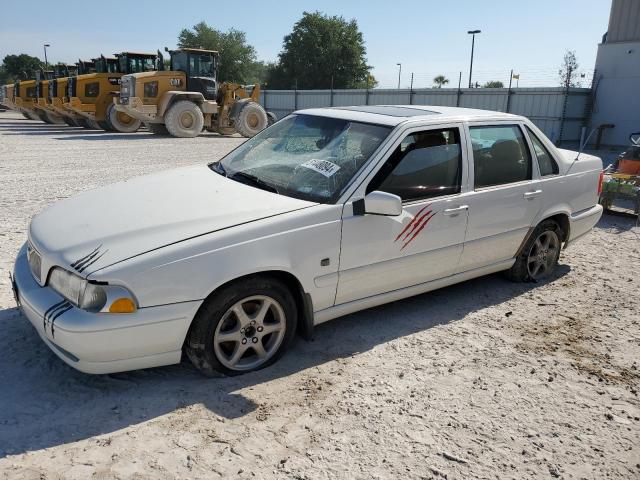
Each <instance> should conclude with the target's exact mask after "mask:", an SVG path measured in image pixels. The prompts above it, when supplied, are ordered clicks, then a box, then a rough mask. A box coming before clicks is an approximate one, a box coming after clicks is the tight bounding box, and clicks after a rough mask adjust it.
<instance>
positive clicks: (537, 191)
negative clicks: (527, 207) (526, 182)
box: [522, 190, 542, 199]
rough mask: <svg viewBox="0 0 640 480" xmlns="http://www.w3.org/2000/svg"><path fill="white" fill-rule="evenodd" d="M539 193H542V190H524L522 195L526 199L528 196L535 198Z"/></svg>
mask: <svg viewBox="0 0 640 480" xmlns="http://www.w3.org/2000/svg"><path fill="white" fill-rule="evenodd" d="M541 193H542V190H534V191H532V192H524V195H522V196H523V197H524V198H526V199H530V198H536V197H537V196H538V195H540V194H541Z"/></svg>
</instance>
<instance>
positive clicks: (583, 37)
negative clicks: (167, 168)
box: [0, 0, 611, 88]
mask: <svg viewBox="0 0 640 480" xmlns="http://www.w3.org/2000/svg"><path fill="white" fill-rule="evenodd" d="M50 5H56V8H55V9H53V11H51V9H50V8H49V6H50ZM94 5H100V4H99V3H95V2H88V1H86V0H84V1H78V0H66V1H64V2H62V3H55V2H54V3H51V2H50V0H30V2H29V11H30V12H33V14H31V15H28V16H25V17H23V18H24V21H17V20H16V21H12V22H2V26H0V59H2V58H4V56H5V55H8V54H12V53H27V54H29V55H34V56H38V57H40V58H41V59H43V57H44V55H43V44H44V43H49V44H50V45H51V46H50V47H49V48H48V49H47V56H48V60H49V62H50V63H51V62H58V61H62V62H69V63H74V62H76V61H77V59H78V58H83V59H84V58H91V57H96V56H99V54H104V55H108V54H113V53H116V52H121V51H126V50H129V51H151V52H155V51H156V50H157V49H161V50H162V49H163V48H164V47H165V46H166V47H169V48H172V47H175V46H176V41H177V37H178V34H179V32H180V30H181V29H183V28H188V27H191V26H193V25H195V24H196V23H198V22H200V21H202V20H204V21H205V22H207V23H208V24H209V25H211V26H212V27H214V28H217V29H221V30H227V29H229V28H235V29H238V30H242V31H244V32H245V33H246V35H247V40H248V42H249V43H250V44H251V45H253V46H254V48H255V49H256V52H257V56H258V59H259V60H264V61H275V60H277V57H278V53H279V52H280V50H281V48H282V39H283V37H284V36H285V35H287V34H288V33H290V32H291V29H292V28H293V24H294V23H295V22H296V21H297V20H299V19H300V17H301V16H302V13H303V12H304V11H320V12H323V13H326V14H329V15H339V16H342V17H344V18H345V19H347V20H351V19H355V20H356V21H357V22H358V26H359V27H360V29H361V31H362V33H363V36H364V39H365V44H366V47H367V60H368V63H369V65H371V66H372V67H373V74H374V76H375V77H376V79H377V80H378V81H379V87H389V88H395V87H397V85H398V73H399V70H400V68H399V67H398V65H397V64H398V63H401V64H402V74H401V78H400V83H401V86H402V87H409V85H410V82H411V73H413V74H414V87H416V88H419V87H431V86H432V79H433V77H435V76H436V75H439V74H444V75H445V76H446V77H447V78H448V79H449V80H450V84H449V85H448V86H451V87H454V86H457V83H458V76H459V72H462V85H463V86H464V85H465V84H466V83H467V82H468V75H469V59H470V53H471V35H468V34H467V31H468V30H475V29H479V30H482V33H480V34H479V35H477V36H476V42H475V53H474V65H473V81H474V82H475V81H478V82H480V83H484V82H486V81H489V80H500V81H502V82H504V83H505V84H507V83H508V82H509V73H510V71H511V69H513V70H514V72H515V73H519V74H520V80H519V86H556V85H557V84H558V69H559V67H560V64H561V63H562V58H563V56H564V53H565V51H566V50H575V52H576V56H577V59H578V63H579V64H580V72H581V73H584V74H585V79H587V78H588V77H589V75H591V74H592V71H593V68H594V64H595V58H596V52H597V45H598V43H599V42H600V41H601V38H602V35H603V34H604V33H605V32H606V30H607V25H608V20H609V10H610V8H611V0H529V1H525V0H511V1H509V0H475V1H473V0H457V1H455V0H440V1H432V0H422V1H420V0H404V1H402V2H398V3H395V2H393V1H389V0H369V1H356V0H324V1H322V2H312V1H308V0H282V1H271V2H265V1H264V0H261V1H256V0H243V1H241V2H236V3H230V2H220V1H215V0H209V1H199V0H198V1H182V2H180V1H178V2H176V1H166V0H156V1H149V0H136V1H127V2H115V3H113V4H111V3H109V4H105V5H104V6H102V7H100V8H99V9H97V8H96V7H94ZM15 18H16V19H18V18H19V17H15ZM222 60H224V59H222ZM585 83H588V81H587V80H585ZM514 85H515V80H514ZM584 86H588V85H584Z"/></svg>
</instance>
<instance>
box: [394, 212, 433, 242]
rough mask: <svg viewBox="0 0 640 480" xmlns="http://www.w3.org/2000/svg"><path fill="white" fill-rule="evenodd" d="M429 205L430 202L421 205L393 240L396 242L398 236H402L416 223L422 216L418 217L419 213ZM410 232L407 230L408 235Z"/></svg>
mask: <svg viewBox="0 0 640 480" xmlns="http://www.w3.org/2000/svg"><path fill="white" fill-rule="evenodd" d="M429 205H431V204H430V203H428V204H426V205H425V206H424V207H422V208H421V209H420V210H418V213H416V214H415V215H414V216H413V218H412V219H411V221H410V222H409V223H407V225H406V226H405V227H404V228H403V229H402V231H401V232H400V233H399V234H398V236H397V237H396V239H395V240H394V242H397V241H398V240H399V239H400V237H402V236H403V235H404V234H405V232H406V231H407V230H409V228H410V227H411V226H413V225H416V224H417V223H418V222H419V220H421V219H422V217H420V214H421V213H422V212H423V211H424V209H425V208H427V207H428V206H429ZM427 213H429V212H427ZM425 215H426V214H425ZM419 217H420V218H419ZM414 228H415V227H414ZM411 231H413V230H411ZM410 233H411V232H409V233H408V234H407V235H409V234H410Z"/></svg>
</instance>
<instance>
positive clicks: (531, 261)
mask: <svg viewBox="0 0 640 480" xmlns="http://www.w3.org/2000/svg"><path fill="white" fill-rule="evenodd" d="M563 238H564V232H563V231H562V229H561V228H560V225H558V224H557V223H556V222H554V221H553V220H545V221H544V222H541V223H540V224H539V225H538V226H537V227H536V228H535V230H534V231H533V233H532V234H531V236H530V237H529V239H528V240H527V243H526V244H525V246H524V248H523V249H522V252H521V253H520V255H519V256H518V258H517V259H516V263H514V264H513V266H512V267H511V269H510V270H509V271H508V273H507V276H508V278H509V280H511V281H513V282H537V281H540V280H544V279H546V278H549V277H550V276H551V275H552V274H553V272H554V270H555V268H556V265H557V264H558V258H560V250H561V248H562V239H563ZM545 247H546V248H545Z"/></svg>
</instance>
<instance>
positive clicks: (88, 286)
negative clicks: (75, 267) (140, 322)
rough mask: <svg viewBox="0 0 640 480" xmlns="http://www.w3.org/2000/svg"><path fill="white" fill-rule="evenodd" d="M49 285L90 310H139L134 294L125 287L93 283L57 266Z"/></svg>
mask: <svg viewBox="0 0 640 480" xmlns="http://www.w3.org/2000/svg"><path fill="white" fill-rule="evenodd" d="M48 285H49V286H50V287H51V288H52V289H53V290H55V291H56V292H58V293H59V294H60V295H62V296H63V297H64V298H66V299H67V300H69V301H70V302H71V303H73V304H74V305H75V306H77V307H80V308H82V309H83V310H87V311H89V312H104V313H133V312H135V311H136V310H137V305H136V301H135V299H134V297H133V294H132V293H131V292H130V291H129V290H127V289H126V288H124V287H120V286H117V285H106V284H101V283H100V284H98V283H92V282H90V281H88V280H85V279H84V278H82V277H79V276H78V275H76V274H74V273H71V272H69V271H67V270H64V269H62V268H59V267H56V268H54V269H53V270H52V271H51V274H50V275H49V282H48Z"/></svg>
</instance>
